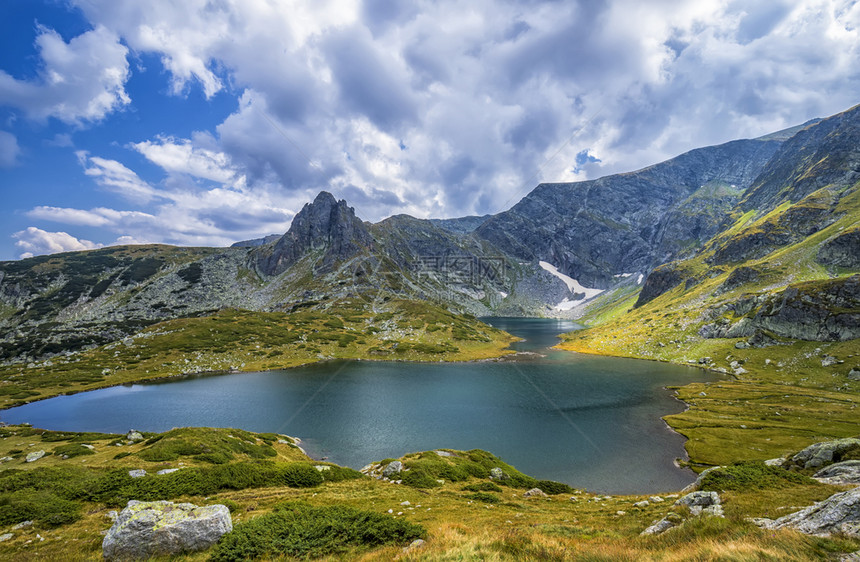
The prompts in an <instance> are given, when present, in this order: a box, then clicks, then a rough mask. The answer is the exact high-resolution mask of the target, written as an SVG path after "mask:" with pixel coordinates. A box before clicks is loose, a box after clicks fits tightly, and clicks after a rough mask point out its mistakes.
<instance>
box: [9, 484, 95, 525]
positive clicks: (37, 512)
mask: <svg viewBox="0 0 860 562" xmlns="http://www.w3.org/2000/svg"><path fill="white" fill-rule="evenodd" d="M80 518H81V505H80V504H79V503H78V502H75V501H70V500H67V499H63V498H60V497H58V496H56V495H54V494H52V493H50V492H46V491H41V490H19V491H17V492H12V493H8V494H0V525H13V524H16V523H21V522H22V521H38V522H39V523H41V524H42V525H45V526H47V527H57V526H59V525H64V524H66V523H71V522H73V521H77V520H78V519H80Z"/></svg>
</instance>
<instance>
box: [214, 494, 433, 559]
mask: <svg viewBox="0 0 860 562" xmlns="http://www.w3.org/2000/svg"><path fill="white" fill-rule="evenodd" d="M425 536H426V531H425V530H424V529H423V528H422V527H420V526H419V525H415V524H412V523H409V522H407V521H404V520H403V519H395V518H393V517H390V516H388V515H381V514H378V513H373V512H370V511H361V510H358V509H355V508H352V507H347V506H339V505H335V506H326V507H311V506H308V505H304V504H299V503H289V504H283V505H281V506H278V507H277V508H276V509H275V511H273V512H272V513H269V514H266V515H263V516H260V517H257V518H255V519H251V520H250V521H247V522H244V523H239V524H238V525H236V527H234V529H233V531H232V532H230V533H227V534H226V535H224V536H223V537H221V540H219V541H218V544H217V545H216V546H215V548H214V551H213V553H212V558H211V560H215V561H233V560H248V559H255V558H273V557H276V556H281V555H286V556H293V557H297V558H317V557H321V556H327V555H333V554H338V553H343V552H346V551H347V550H349V549H351V548H356V547H358V548H361V547H365V548H373V547H378V546H383V545H388V544H406V543H408V542H410V541H412V540H415V539H417V538H423V537H425Z"/></svg>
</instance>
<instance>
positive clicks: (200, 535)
mask: <svg viewBox="0 0 860 562" xmlns="http://www.w3.org/2000/svg"><path fill="white" fill-rule="evenodd" d="M232 530H233V522H232V520H231V519H230V511H229V510H228V509H227V507H225V506H223V505H209V506H205V507H197V506H195V505H192V504H190V503H180V504H174V503H173V502H168V501H156V502H139V501H135V500H132V501H130V502H128V506H127V507H126V508H125V509H123V510H122V512H121V513H120V514H119V517H117V519H116V521H115V522H114V524H113V526H112V527H111V528H110V530H108V532H107V535H106V536H105V538H104V541H102V554H103V556H104V558H105V560H129V559H131V560H142V559H147V558H150V557H153V556H169V555H175V554H180V553H182V552H193V551H199V550H205V549H207V548H209V547H211V546H212V545H214V544H215V543H216V542H217V541H218V539H219V538H221V535H223V534H224V533H228V532H230V531H232Z"/></svg>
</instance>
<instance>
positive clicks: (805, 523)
mask: <svg viewBox="0 0 860 562" xmlns="http://www.w3.org/2000/svg"><path fill="white" fill-rule="evenodd" d="M753 523H755V524H756V525H758V526H759V527H763V528H765V529H786V528H789V529H796V530H798V531H800V532H801V533H806V534H807V535H816V536H820V537H827V536H830V535H832V534H833V533H841V534H844V535H846V536H848V537H854V538H860V488H854V489H853V490H849V491H847V492H840V493H838V494H834V495H832V496H830V497H829V498H827V499H826V500H824V501H823V502H818V503H816V504H815V505H812V506H810V507H807V508H805V509H802V510H800V511H797V512H795V513H791V514H789V515H786V516H785V517H780V518H779V519H764V518H761V519H753Z"/></svg>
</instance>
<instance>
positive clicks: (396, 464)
mask: <svg viewBox="0 0 860 562" xmlns="http://www.w3.org/2000/svg"><path fill="white" fill-rule="evenodd" d="M401 470H403V463H402V462H400V461H391V462H390V463H388V466H386V467H385V469H384V470H383V471H382V476H384V477H385V478H391V477H392V476H394V475H395V474H399V473H400V471H401Z"/></svg>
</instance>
